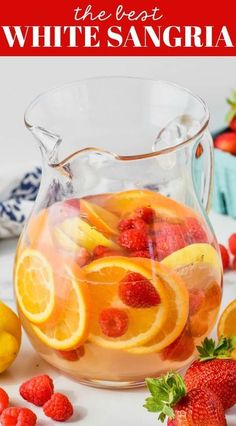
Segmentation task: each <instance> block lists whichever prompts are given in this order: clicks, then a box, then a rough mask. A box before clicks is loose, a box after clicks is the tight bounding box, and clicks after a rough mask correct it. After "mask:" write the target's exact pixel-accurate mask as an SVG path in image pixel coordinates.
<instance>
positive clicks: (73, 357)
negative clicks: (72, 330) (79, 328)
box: [56, 346, 85, 361]
mask: <svg viewBox="0 0 236 426" xmlns="http://www.w3.org/2000/svg"><path fill="white" fill-rule="evenodd" d="M56 352H57V354H58V356H59V357H61V358H63V359H65V360H66V361H78V360H79V359H80V358H82V357H83V356H84V354H85V349H84V346H79V347H78V348H77V349H72V350H70V351H60V350H58V351H56Z"/></svg>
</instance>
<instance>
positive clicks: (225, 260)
mask: <svg viewBox="0 0 236 426" xmlns="http://www.w3.org/2000/svg"><path fill="white" fill-rule="evenodd" d="M219 247H220V253H221V259H222V264H223V269H224V271H226V270H227V269H229V268H230V267H231V269H234V270H236V233H235V234H232V235H231V236H230V237H229V239H228V247H229V251H230V253H231V254H232V255H233V260H232V262H231V265H230V255H229V251H228V249H227V248H226V247H225V246H224V245H223V244H219Z"/></svg>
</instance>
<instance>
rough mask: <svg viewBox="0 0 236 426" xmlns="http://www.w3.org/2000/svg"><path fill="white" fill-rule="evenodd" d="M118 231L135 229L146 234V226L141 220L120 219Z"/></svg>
mask: <svg viewBox="0 0 236 426" xmlns="http://www.w3.org/2000/svg"><path fill="white" fill-rule="evenodd" d="M118 228H119V230H120V231H121V232H122V231H127V229H137V230H139V231H143V232H147V224H146V222H145V221H144V220H143V219H140V218H134V219H133V218H130V219H122V220H121V221H120V223H119V225H118Z"/></svg>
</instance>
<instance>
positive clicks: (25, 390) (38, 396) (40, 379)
mask: <svg viewBox="0 0 236 426" xmlns="http://www.w3.org/2000/svg"><path fill="white" fill-rule="evenodd" d="M53 389H54V386H53V381H52V379H51V378H50V377H49V376H47V375H46V374H45V375H40V376H36V377H33V378H32V379H30V380H27V382H25V383H23V384H22V385H21V386H20V389H19V391H20V394H21V396H22V398H24V399H25V400H26V401H28V402H31V403H32V404H34V405H37V406H38V407H41V406H42V405H43V404H45V402H46V401H48V400H49V399H50V398H51V396H52V394H53Z"/></svg>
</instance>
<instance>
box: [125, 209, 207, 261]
mask: <svg viewBox="0 0 236 426" xmlns="http://www.w3.org/2000/svg"><path fill="white" fill-rule="evenodd" d="M119 230H120V235H119V238H118V243H119V244H120V245H121V247H123V248H125V249H127V250H129V255H130V256H132V257H147V258H153V259H155V260H158V261H161V260H162V259H164V258H165V257H166V256H168V255H169V254H171V253H172V252H174V251H176V250H179V249H181V248H183V247H185V246H186V245H188V244H193V243H207V242H208V237H207V234H206V232H205V230H204V229H203V228H202V226H201V224H200V222H199V220H198V219H197V218H195V217H187V218H185V220H184V221H182V222H174V221H171V220H168V219H166V220H165V219H162V218H160V217H158V216H157V215H156V214H155V212H154V210H153V209H151V208H150V207H141V208H139V209H136V210H135V212H134V214H133V216H132V217H130V218H128V219H122V220H121V221H120V223H119Z"/></svg>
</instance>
